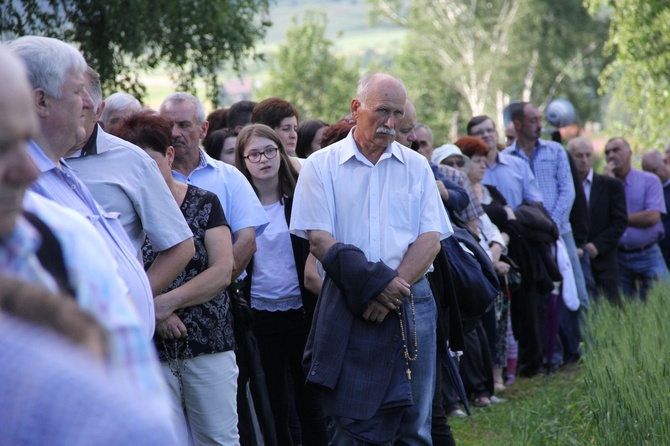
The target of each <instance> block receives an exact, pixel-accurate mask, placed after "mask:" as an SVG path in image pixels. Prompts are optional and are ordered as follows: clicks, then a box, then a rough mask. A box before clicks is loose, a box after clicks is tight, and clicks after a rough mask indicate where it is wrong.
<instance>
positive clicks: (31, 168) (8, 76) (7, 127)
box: [0, 46, 39, 239]
mask: <svg viewBox="0 0 670 446" xmlns="http://www.w3.org/2000/svg"><path fill="white" fill-rule="evenodd" d="M38 129H39V127H38V124H37V117H36V115H35V110H34V108H33V106H32V88H31V86H30V84H29V83H28V78H27V76H26V71H25V68H24V67H23V64H22V63H21V61H20V60H19V59H17V58H16V56H14V55H13V54H11V53H10V52H9V51H8V50H7V49H6V48H4V47H1V46H0V239H1V238H4V237H6V236H7V235H8V234H10V233H11V231H12V230H13V229H14V226H15V224H16V219H17V218H18V216H19V215H20V214H21V212H22V201H23V194H24V193H25V190H26V188H27V187H28V186H29V185H30V183H32V182H33V181H35V179H36V178H37V176H38V174H39V171H38V170H37V167H36V166H35V164H34V163H33V162H32V160H31V159H30V157H29V156H28V152H27V147H26V145H27V143H28V141H29V140H30V139H32V138H34V137H35V136H36V135H37V132H38Z"/></svg>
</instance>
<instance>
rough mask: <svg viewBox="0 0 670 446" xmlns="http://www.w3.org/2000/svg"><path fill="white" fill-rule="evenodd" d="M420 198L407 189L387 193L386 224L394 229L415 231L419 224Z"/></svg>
mask: <svg viewBox="0 0 670 446" xmlns="http://www.w3.org/2000/svg"><path fill="white" fill-rule="evenodd" d="M420 212H421V199H420V196H417V194H415V193H411V192H409V191H392V192H391V193H390V194H389V203H388V220H387V221H388V224H389V225H391V226H392V227H394V228H396V229H402V230H404V231H410V232H415V231H417V230H418V226H419V215H420Z"/></svg>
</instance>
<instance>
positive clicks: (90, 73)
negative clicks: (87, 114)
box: [86, 67, 102, 113]
mask: <svg viewBox="0 0 670 446" xmlns="http://www.w3.org/2000/svg"><path fill="white" fill-rule="evenodd" d="M86 78H87V79H86V80H87V82H86V86H87V88H86V90H87V91H88V94H89V95H90V96H91V99H93V105H94V106H95V110H94V112H95V113H98V111H99V110H100V107H101V106H102V85H101V84H100V75H99V74H98V73H97V72H96V71H95V70H94V69H93V68H91V67H88V68H87V69H86Z"/></svg>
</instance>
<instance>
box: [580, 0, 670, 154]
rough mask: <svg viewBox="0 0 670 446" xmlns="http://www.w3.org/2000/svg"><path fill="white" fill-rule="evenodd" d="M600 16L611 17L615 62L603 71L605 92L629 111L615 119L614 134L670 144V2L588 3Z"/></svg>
mask: <svg viewBox="0 0 670 446" xmlns="http://www.w3.org/2000/svg"><path fill="white" fill-rule="evenodd" d="M585 3H586V4H587V5H588V6H589V10H590V12H591V13H592V14H593V15H595V16H600V15H605V14H609V15H610V20H611V22H610V35H609V39H608V41H607V45H606V51H607V52H608V54H610V55H613V60H612V62H611V63H610V64H609V65H607V67H606V68H605V70H604V71H603V73H602V80H603V85H604V87H603V90H604V91H605V92H608V93H611V94H612V96H613V99H614V101H615V102H616V103H618V104H619V107H620V108H621V109H622V110H624V111H625V112H626V113H625V114H624V115H623V116H621V114H620V113H619V116H618V117H617V116H615V118H614V121H613V122H612V123H611V124H612V125H611V126H610V128H609V129H608V133H610V134H622V135H625V136H627V137H629V138H632V139H633V141H634V143H635V144H636V145H639V146H641V147H643V148H646V149H650V148H662V147H665V146H666V145H667V144H668V142H670V134H669V133H670V132H668V130H667V122H668V121H669V120H670V82H669V81H668V79H670V52H668V47H670V4H669V3H668V2H667V1H664V0H586V2H585Z"/></svg>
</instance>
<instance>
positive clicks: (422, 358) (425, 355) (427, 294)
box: [329, 278, 437, 446]
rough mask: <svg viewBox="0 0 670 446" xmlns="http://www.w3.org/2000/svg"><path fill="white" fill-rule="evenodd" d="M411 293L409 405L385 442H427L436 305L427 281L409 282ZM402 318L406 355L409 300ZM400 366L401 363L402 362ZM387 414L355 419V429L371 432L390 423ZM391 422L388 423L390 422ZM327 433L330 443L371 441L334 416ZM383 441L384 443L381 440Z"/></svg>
mask: <svg viewBox="0 0 670 446" xmlns="http://www.w3.org/2000/svg"><path fill="white" fill-rule="evenodd" d="M411 290H412V294H413V295H414V314H415V320H416V334H417V338H418V356H417V358H416V360H415V361H411V362H410V363H409V364H410V370H411V372H412V380H411V387H412V400H413V402H414V404H413V405H412V406H408V407H405V408H403V409H400V410H402V414H401V416H402V418H401V421H400V426H399V427H398V428H397V431H396V438H395V440H394V441H393V442H390V443H387V444H388V445H391V444H393V445H431V444H432V439H431V435H430V430H431V417H432V406H433V395H434V393H435V373H436V357H437V337H436V330H437V306H436V305H435V300H434V299H433V295H432V293H431V290H430V285H429V283H428V280H426V279H425V278H424V279H422V280H420V281H419V282H417V283H415V284H414V285H412V288H411ZM403 313H404V315H406V317H404V318H403V322H404V326H405V335H406V336H407V337H408V342H407V344H408V348H409V352H410V355H411V354H412V353H413V352H414V342H413V339H414V324H413V323H412V309H411V306H410V300H409V299H406V300H405V303H404V304H403ZM402 367H403V368H404V367H405V363H404V362H402ZM388 415H389V414H383V413H379V414H375V415H374V416H373V417H372V418H371V419H369V420H361V421H359V422H357V423H356V424H357V429H359V430H365V428H364V427H365V426H369V430H370V431H372V430H374V429H375V428H377V429H379V428H380V426H385V425H388V424H390V423H389V421H390V420H388V419H387V418H390V419H393V418H394V417H393V416H391V417H388ZM391 423H392V422H391ZM329 430H330V433H331V439H330V443H329V444H331V445H333V446H361V445H369V444H374V443H370V442H365V441H362V440H359V439H356V438H353V437H351V436H349V435H348V434H347V433H346V432H345V431H344V429H342V427H341V426H340V424H339V422H338V420H337V417H335V418H334V419H333V422H332V424H331V425H330V426H329ZM381 444H384V443H381Z"/></svg>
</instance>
